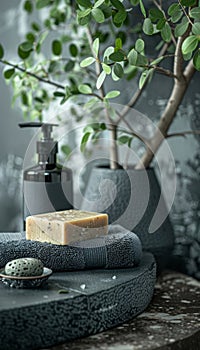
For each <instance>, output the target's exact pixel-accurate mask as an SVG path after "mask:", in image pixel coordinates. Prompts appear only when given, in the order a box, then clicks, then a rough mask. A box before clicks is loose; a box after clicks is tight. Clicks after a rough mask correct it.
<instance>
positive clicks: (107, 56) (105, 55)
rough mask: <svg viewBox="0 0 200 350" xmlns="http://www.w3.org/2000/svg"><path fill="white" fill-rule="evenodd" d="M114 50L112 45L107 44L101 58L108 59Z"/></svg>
mask: <svg viewBox="0 0 200 350" xmlns="http://www.w3.org/2000/svg"><path fill="white" fill-rule="evenodd" d="M114 51H115V49H114V47H113V46H109V47H107V49H106V50H105V51H104V54H103V59H104V60H105V59H108V58H109V56H110V55H111V54H112V53H113V52H114Z"/></svg>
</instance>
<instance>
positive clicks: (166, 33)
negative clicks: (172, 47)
mask: <svg viewBox="0 0 200 350" xmlns="http://www.w3.org/2000/svg"><path fill="white" fill-rule="evenodd" d="M161 36H162V39H163V40H164V41H165V42H167V43H169V42H170V41H171V37H172V31H171V27H170V25H169V23H168V22H166V23H165V25H164V27H163V28H162V30H161Z"/></svg>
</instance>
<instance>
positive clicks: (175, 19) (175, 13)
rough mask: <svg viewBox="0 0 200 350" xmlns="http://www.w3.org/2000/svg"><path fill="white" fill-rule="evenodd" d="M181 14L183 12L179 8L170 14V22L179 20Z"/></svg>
mask: <svg viewBox="0 0 200 350" xmlns="http://www.w3.org/2000/svg"><path fill="white" fill-rule="evenodd" d="M182 16H183V12H182V10H181V9H179V10H177V11H176V12H174V13H173V15H172V16H171V18H170V19H171V21H172V23H176V22H178V21H179V19H181V17H182Z"/></svg>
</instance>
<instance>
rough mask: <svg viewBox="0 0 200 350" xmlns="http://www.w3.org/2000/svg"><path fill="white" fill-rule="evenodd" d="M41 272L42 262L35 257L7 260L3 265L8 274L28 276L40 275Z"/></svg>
mask: <svg viewBox="0 0 200 350" xmlns="http://www.w3.org/2000/svg"><path fill="white" fill-rule="evenodd" d="M42 273H43V264H42V262H41V261H40V260H38V259H35V258H20V259H15V260H12V261H9V262H8V263H7V264H6V266H5V274H6V275H8V276H17V277H28V276H40V275H42Z"/></svg>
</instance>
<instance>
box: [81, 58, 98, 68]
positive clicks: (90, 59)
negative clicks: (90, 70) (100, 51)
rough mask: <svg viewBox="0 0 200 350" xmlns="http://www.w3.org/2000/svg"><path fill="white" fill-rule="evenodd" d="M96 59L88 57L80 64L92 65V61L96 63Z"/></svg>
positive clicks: (83, 65) (82, 65) (84, 65)
mask: <svg viewBox="0 0 200 350" xmlns="http://www.w3.org/2000/svg"><path fill="white" fill-rule="evenodd" d="M95 61H96V59H95V58H94V57H87V58H85V59H84V60H83V61H81V63H80V66H81V67H82V68H84V67H88V66H90V65H91V64H92V63H94V62H95Z"/></svg>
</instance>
